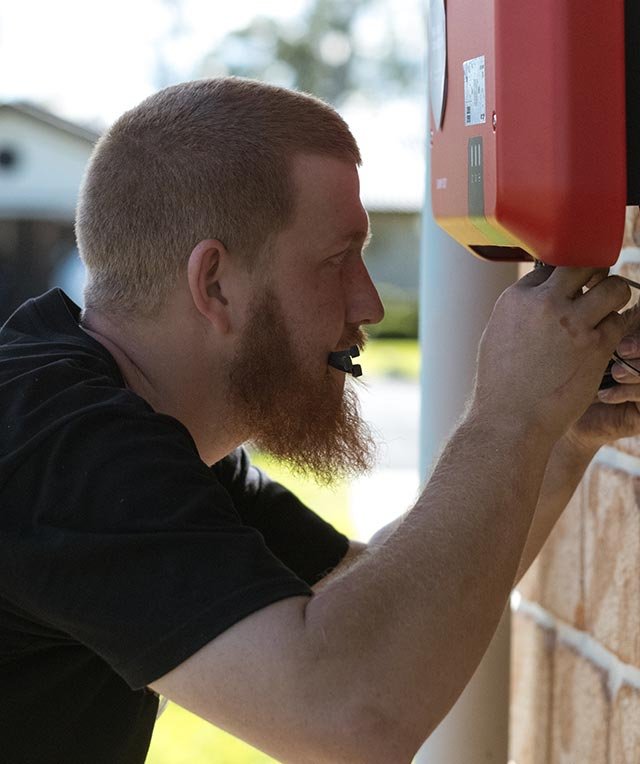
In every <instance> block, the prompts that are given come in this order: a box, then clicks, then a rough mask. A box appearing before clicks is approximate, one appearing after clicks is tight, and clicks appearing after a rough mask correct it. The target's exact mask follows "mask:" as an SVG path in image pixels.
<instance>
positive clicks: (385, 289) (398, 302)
mask: <svg viewBox="0 0 640 764" xmlns="http://www.w3.org/2000/svg"><path fill="white" fill-rule="evenodd" d="M377 288H378V292H379V293H380V297H381V298H382V302H383V303H384V319H383V320H382V321H381V322H380V323H379V324H372V325H371V326H368V327H367V333H368V334H369V336H371V337H379V338H387V339H416V338H417V336H418V298H417V297H416V296H415V295H412V294H409V293H408V292H406V291H405V290H404V289H401V288H400V287H397V286H395V285H394V284H378V285H377Z"/></svg>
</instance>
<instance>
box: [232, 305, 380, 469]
mask: <svg viewBox="0 0 640 764" xmlns="http://www.w3.org/2000/svg"><path fill="white" fill-rule="evenodd" d="M343 340H344V342H342V343H341V347H350V346H351V345H358V346H359V347H360V348H362V347H364V344H365V341H366V337H365V334H364V332H363V331H362V330H361V329H359V328H358V327H356V326H352V327H351V328H348V329H346V330H345V336H344V337H343ZM327 361H328V357H327ZM314 372H315V373H314ZM229 382H230V396H231V400H232V401H233V408H234V414H235V417H236V420H237V421H238V423H239V424H240V426H241V427H242V428H243V430H244V431H245V432H249V433H251V435H250V441H251V443H252V444H253V445H255V446H256V447H257V448H258V449H260V450H262V451H266V452H267V453H269V454H271V455H272V456H274V457H276V458H277V459H280V460H282V461H284V462H286V463H287V464H288V466H289V467H290V468H291V469H292V470H293V471H294V472H298V473H303V474H311V475H312V476H313V477H315V479H316V480H317V481H318V482H319V483H324V484H329V483H331V482H333V481H334V480H336V479H337V478H346V477H352V476H355V475H359V474H362V473H363V472H366V471H367V470H369V469H371V467H372V466H373V464H374V461H375V453H376V446H375V443H374V440H373V437H372V435H371V431H370V430H369V427H368V426H367V424H366V423H365V422H364V420H363V419H362V416H361V414H360V404H359V400H358V396H357V392H356V388H355V384H356V383H355V380H354V379H353V378H346V379H345V375H344V374H343V372H341V371H337V370H335V369H332V368H330V367H329V365H328V363H327V364H326V369H325V373H324V374H322V372H321V371H320V372H318V367H317V365H314V364H313V363H311V362H310V361H309V360H308V358H307V357H305V355H304V348H298V347H296V346H295V345H294V343H293V342H292V338H291V334H290V332H289V330H288V327H287V325H286V321H285V318H284V316H283V312H282V309H281V307H280V304H279V302H278V300H277V298H276V297H275V295H273V293H272V292H271V291H270V290H267V291H266V293H265V294H264V297H263V299H262V300H261V301H260V303H259V304H257V305H256V306H255V307H254V308H253V310H252V311H251V315H250V317H249V320H248V322H247V327H246V329H245V331H244V333H243V336H242V338H241V341H240V346H239V349H238V352H237V354H236V357H235V359H234V361H233V363H232V366H231V371H230V377H229Z"/></svg>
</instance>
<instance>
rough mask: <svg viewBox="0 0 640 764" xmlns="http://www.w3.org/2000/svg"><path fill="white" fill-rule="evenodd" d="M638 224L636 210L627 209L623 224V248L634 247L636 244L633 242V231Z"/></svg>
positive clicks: (634, 208) (635, 208)
mask: <svg viewBox="0 0 640 764" xmlns="http://www.w3.org/2000/svg"><path fill="white" fill-rule="evenodd" d="M637 224H638V208H637V207H627V209H626V216H625V223H624V239H623V241H622V246H623V247H625V248H626V247H635V246H637V242H636V241H635V236H634V234H635V230H636V225H637Z"/></svg>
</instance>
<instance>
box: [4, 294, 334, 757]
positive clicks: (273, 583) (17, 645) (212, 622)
mask: <svg viewBox="0 0 640 764" xmlns="http://www.w3.org/2000/svg"><path fill="white" fill-rule="evenodd" d="M78 321H79V309H78V308H77V306H75V305H74V304H73V303H72V302H71V301H70V300H69V299H68V298H67V297H66V295H64V294H63V293H62V292H61V291H60V290H57V289H56V290H52V291H50V292H48V293H47V294H45V295H43V296H42V297H39V298H37V299H35V300H30V301H28V302H27V303H25V305H23V306H22V307H21V308H20V309H18V311H16V313H14V314H13V316H12V317H11V318H10V319H9V320H8V321H7V323H6V324H5V325H4V327H2V329H0V758H1V759H2V760H3V761H8V762H11V764H22V763H26V762H29V764H32V763H33V764H36V763H37V764H58V763H59V764H75V763H76V762H77V763H78V764H101V763H102V762H104V764H120V762H123V763H124V762H126V763H127V764H129V763H130V762H143V761H144V758H145V754H146V751H147V748H148V745H149V740H150V737H151V731H152V729H153V724H154V720H155V715H156V711H157V701H158V699H157V696H156V695H155V694H154V693H152V692H151V691H149V690H147V689H145V688H146V685H148V684H149V683H150V682H152V681H153V680H155V679H157V678H158V677H160V676H162V675H163V674H165V673H167V672H168V671H169V670H171V669H172V668H175V667H176V666H177V665H179V664H180V663H181V662H182V661H184V660H185V659H186V658H188V657H189V656H190V655H192V654H193V653H194V652H195V651H196V650H198V649H199V648H201V647H202V646H204V645H205V644H206V643H207V642H209V641H210V640H211V639H213V638H214V637H215V636H216V635H218V634H220V633H221V632H222V631H224V630H225V629H227V628H229V627H230V626H231V625H232V624H234V623H236V622H237V621H239V620H241V619H242V618H244V617H245V616H247V615H249V614H250V613H252V612H254V611H256V610H258V609H260V608H263V607H265V606H266V605H269V604H271V603H273V602H276V601H277V600H280V599H282V598H285V597H290V596H296V595H310V594H311V589H310V585H311V584H313V583H314V582H315V581H317V580H318V579H319V578H321V577H322V576H323V574H325V573H326V572H327V571H328V570H330V569H331V568H333V567H334V566H335V565H336V564H337V563H338V562H339V561H340V559H341V558H342V557H343V555H344V554H345V552H346V550H347V546H348V541H347V539H346V538H345V537H344V536H342V535H341V534H339V533H337V532H336V531H335V530H334V529H333V528H332V527H331V526H330V525H328V524H327V523H325V522H324V521H323V520H321V519H320V518H318V517H317V516H316V515H315V514H314V513H313V512H311V511H310V510H309V509H307V508H306V507H304V506H303V505H302V504H301V503H300V502H299V501H298V500H297V499H296V498H295V497H294V496H293V495H292V494H291V493H289V492H288V491H287V490H286V489H284V488H283V487H282V486H280V485H278V484H277V483H275V482H271V481H269V480H268V478H267V477H266V476H265V475H264V474H262V473H261V472H260V471H259V470H257V469H256V468H255V467H252V466H251V465H250V464H249V461H248V459H247V456H246V453H245V452H244V451H243V450H241V449H238V450H237V451H235V452H233V453H232V454H230V455H229V456H228V457H226V458H225V459H223V460H222V461H221V462H219V463H218V464H216V465H214V466H213V467H208V466H207V465H206V464H204V463H203V462H202V461H201V459H200V458H199V456H198V453H197V450H196V447H195V444H194V442H193V440H192V438H191V436H190V435H189V432H188V431H187V430H186V428H185V427H184V426H183V425H182V424H180V423H179V422H178V421H177V420H175V419H173V418H172V417H169V416H165V415H162V414H158V413H155V412H154V411H153V410H152V408H151V407H150V406H149V405H148V404H147V403H146V402H145V401H144V400H143V399H142V398H140V397H139V396H137V395H136V394H135V393H133V392H132V391H130V390H128V389H126V388H125V385H124V381H123V379H122V376H121V374H120V372H119V369H118V367H117V365H116V363H115V361H114V359H113V358H112V356H111V355H110V354H109V353H108V352H107V350H106V349H105V348H104V347H103V346H102V345H101V344H100V343H98V342H96V341H95V340H93V339H92V338H91V337H89V336H88V335H87V334H86V333H85V332H83V331H82V329H81V328H80V327H79V325H78Z"/></svg>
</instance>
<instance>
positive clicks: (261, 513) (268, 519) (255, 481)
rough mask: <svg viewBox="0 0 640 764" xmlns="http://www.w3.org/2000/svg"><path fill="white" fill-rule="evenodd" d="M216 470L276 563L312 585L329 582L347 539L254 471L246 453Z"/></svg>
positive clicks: (238, 451)
mask: <svg viewBox="0 0 640 764" xmlns="http://www.w3.org/2000/svg"><path fill="white" fill-rule="evenodd" d="M212 469H213V471H214V472H215V473H216V474H217V475H218V476H219V478H220V480H221V482H223V484H224V485H225V487H226V488H227V490H228V491H229V493H230V494H231V496H232V499H233V503H234V505H235V507H236V508H237V510H238V512H239V513H240V515H241V517H242V520H243V521H244V522H246V523H247V524H248V525H251V526H252V527H254V528H256V529H257V530H259V531H260V533H261V534H262V536H263V538H264V540H265V543H266V544H267V546H268V547H269V549H271V551H272V552H273V553H274V554H275V555H276V557H278V559H280V560H282V562H284V563H285V565H287V567H289V568H290V569H291V570H293V571H294V572H295V573H296V574H297V575H298V576H299V577H300V578H302V579H303V580H304V581H306V582H307V583H308V584H310V585H313V584H315V583H317V582H318V581H319V580H320V579H321V578H323V577H324V576H326V575H327V573H329V572H330V571H331V570H332V569H333V568H335V567H336V565H337V564H338V563H339V562H340V560H341V559H342V558H343V557H344V556H345V554H346V553H347V550H348V548H349V539H348V538H347V537H346V536H344V535H343V534H342V533H339V532H338V531H337V530H336V529H335V528H334V527H333V526H332V525H330V524H329V523H327V522H326V521H325V520H323V519H322V518H321V517H319V516H318V515H317V514H316V513H315V512H313V511H312V510H311V509H309V508H308V507H307V506H305V505H304V504H303V503H302V502H301V501H300V500H299V499H298V498H297V497H296V496H295V495H294V494H293V493H291V492H290V491H289V490H287V489H286V488H285V487H284V486H282V485H280V483H277V482H275V481H273V480H271V479H270V478H269V477H268V476H267V475H266V474H265V473H264V472H262V470H260V469H258V468H257V467H255V466H254V465H252V464H251V462H250V460H249V456H248V454H247V452H246V450H245V449H244V448H238V449H236V450H235V451H234V452H233V453H231V454H229V456H227V457H226V458H225V459H223V460H222V461H221V462H218V463H217V464H216V465H214V467H213V468H212Z"/></svg>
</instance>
